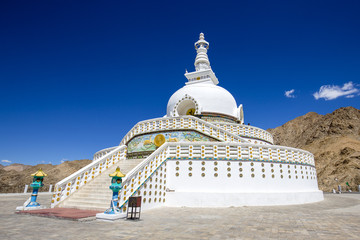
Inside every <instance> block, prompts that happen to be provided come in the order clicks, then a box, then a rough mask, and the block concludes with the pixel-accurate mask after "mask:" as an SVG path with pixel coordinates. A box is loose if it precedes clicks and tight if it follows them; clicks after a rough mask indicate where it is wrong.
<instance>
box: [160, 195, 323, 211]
mask: <svg viewBox="0 0 360 240" xmlns="http://www.w3.org/2000/svg"><path fill="white" fill-rule="evenodd" d="M322 200H324V195H323V192H322V191H310V192H258V193H256V192H252V193H249V192H246V193H226V192H218V193H210V192H168V193H167V195H166V202H165V204H164V205H165V206H167V207H204V208H206V207H242V206H277V205H295V204H306V203H314V202H319V201H322Z"/></svg>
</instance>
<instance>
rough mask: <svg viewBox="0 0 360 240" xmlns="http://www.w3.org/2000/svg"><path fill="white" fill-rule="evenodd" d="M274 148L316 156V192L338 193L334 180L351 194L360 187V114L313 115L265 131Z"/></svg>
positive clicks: (343, 110)
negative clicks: (285, 147)
mask: <svg viewBox="0 0 360 240" xmlns="http://www.w3.org/2000/svg"><path fill="white" fill-rule="evenodd" d="M268 131H269V132H270V133H272V134H273V136H274V141H275V144H278V145H285V146H290V147H296V148H301V149H304V150H307V151H310V152H312V153H313V154H314V156H315V164H316V169H317V174H318V181H319V188H320V189H321V190H323V191H331V190H332V189H333V188H335V189H337V188H336V186H337V183H336V181H335V178H337V179H338V181H339V184H340V185H342V186H343V188H344V187H345V184H346V182H349V184H350V186H351V189H352V190H357V186H358V185H359V184H360V110H358V109H356V108H353V107H345V108H340V109H337V110H335V111H334V112H332V113H329V114H326V115H320V114H317V113H314V112H310V113H307V114H305V115H304V116H300V117H297V118H295V119H294V120H291V121H289V122H287V123H285V124H284V125H282V126H280V127H277V128H275V129H268Z"/></svg>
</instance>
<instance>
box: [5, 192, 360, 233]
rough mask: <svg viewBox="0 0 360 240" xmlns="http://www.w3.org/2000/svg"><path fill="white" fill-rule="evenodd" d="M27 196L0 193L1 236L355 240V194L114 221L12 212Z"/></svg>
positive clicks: (359, 198) (359, 208) (359, 214)
mask: <svg viewBox="0 0 360 240" xmlns="http://www.w3.org/2000/svg"><path fill="white" fill-rule="evenodd" d="M26 198H27V196H24V195H12V196H7V195H0V239H82V240H83V239H147V240H149V239H360V194H342V195H336V194H334V195H333V194H325V200H324V201H323V202H320V203H314V204H306V205H293V206H279V207H239V208H222V209H210V208H204V209H192V208H159V209H154V210H148V211H144V212H143V213H142V216H141V221H127V220H120V221H118V222H115V223H111V222H100V221H86V222H78V221H69V220H61V219H52V218H44V217H36V216H29V215H19V214H14V209H15V207H16V206H20V205H22V204H23V202H24V201H25V200H26ZM39 201H40V203H45V204H48V203H49V202H50V195H40V196H39Z"/></svg>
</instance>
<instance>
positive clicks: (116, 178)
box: [96, 167, 126, 221]
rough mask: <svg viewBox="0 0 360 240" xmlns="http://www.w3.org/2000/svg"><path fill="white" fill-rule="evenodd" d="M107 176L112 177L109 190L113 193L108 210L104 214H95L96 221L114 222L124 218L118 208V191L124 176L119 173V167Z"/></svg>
mask: <svg viewBox="0 0 360 240" xmlns="http://www.w3.org/2000/svg"><path fill="white" fill-rule="evenodd" d="M109 176H110V177H112V179H111V185H110V187H109V188H110V189H111V191H112V192H113V195H112V199H111V203H110V208H109V209H107V210H106V211H105V212H104V213H98V214H96V219H98V220H105V221H106V220H107V221H114V220H117V219H120V218H124V217H125V216H126V213H121V212H120V209H119V207H118V198H119V191H120V190H121V189H122V185H121V183H122V178H123V177H125V175H124V174H123V173H122V172H121V171H120V167H117V168H116V171H115V172H114V173H112V174H109Z"/></svg>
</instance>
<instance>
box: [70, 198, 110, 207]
mask: <svg viewBox="0 0 360 240" xmlns="http://www.w3.org/2000/svg"><path fill="white" fill-rule="evenodd" d="M110 201H111V198H110V200H108V199H97V198H88V197H87V198H79V199H75V198H73V199H71V200H69V201H68V202H67V204H66V205H75V206H76V204H77V203H91V204H110Z"/></svg>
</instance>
